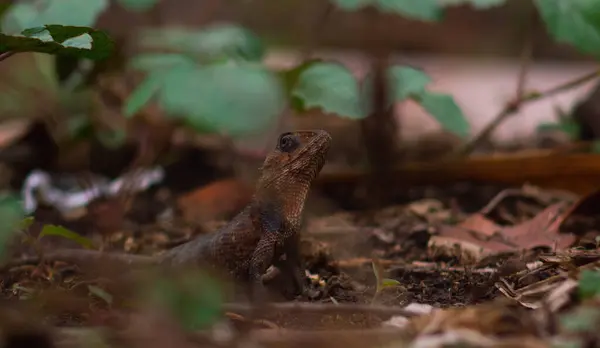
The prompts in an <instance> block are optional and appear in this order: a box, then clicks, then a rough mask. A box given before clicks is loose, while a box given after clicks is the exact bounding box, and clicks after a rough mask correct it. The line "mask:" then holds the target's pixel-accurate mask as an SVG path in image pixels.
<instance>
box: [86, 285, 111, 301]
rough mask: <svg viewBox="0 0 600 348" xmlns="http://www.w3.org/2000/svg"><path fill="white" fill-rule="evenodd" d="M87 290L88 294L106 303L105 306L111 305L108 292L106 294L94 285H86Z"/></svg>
mask: <svg viewBox="0 0 600 348" xmlns="http://www.w3.org/2000/svg"><path fill="white" fill-rule="evenodd" d="M87 288H88V291H89V292H90V294H92V295H94V296H96V297H98V298H100V299H101V300H103V301H104V302H106V304H108V305H112V303H113V296H112V295H111V294H109V293H108V292H106V290H104V289H102V288H100V287H98V286H95V285H88V286H87Z"/></svg>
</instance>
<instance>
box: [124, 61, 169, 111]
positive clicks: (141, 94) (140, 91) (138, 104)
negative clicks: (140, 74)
mask: <svg viewBox="0 0 600 348" xmlns="http://www.w3.org/2000/svg"><path fill="white" fill-rule="evenodd" d="M165 76H166V75H165V74H164V73H163V72H161V71H157V72H154V73H151V74H149V75H148V76H146V79H144V81H143V82H142V83H140V84H139V85H138V86H137V87H136V88H135V90H134V91H133V93H131V94H130V95H129V97H127V100H126V101H125V104H124V105H123V114H124V115H125V117H132V116H133V115H135V114H136V113H138V112H139V111H140V110H141V109H142V108H144V107H145V106H146V104H148V103H149V102H150V100H151V99H152V97H154V96H155V95H156V94H157V93H158V91H159V90H160V89H161V87H162V84H163V83H164V78H165Z"/></svg>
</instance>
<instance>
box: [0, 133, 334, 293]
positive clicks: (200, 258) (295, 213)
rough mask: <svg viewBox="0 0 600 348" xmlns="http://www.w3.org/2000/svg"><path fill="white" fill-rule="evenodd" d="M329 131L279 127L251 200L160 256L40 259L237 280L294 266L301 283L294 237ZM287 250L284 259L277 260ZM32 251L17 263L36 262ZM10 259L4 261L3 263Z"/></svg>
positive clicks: (84, 254) (72, 254)
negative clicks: (214, 273)
mask: <svg viewBox="0 0 600 348" xmlns="http://www.w3.org/2000/svg"><path fill="white" fill-rule="evenodd" d="M330 142H331V136H330V135H329V133H327V132H326V131H323V130H315V131H296V132H290V133H283V134H281V135H280V136H279V139H278V140H277V145H276V147H275V150H273V151H272V152H271V153H270V154H269V155H268V156H267V158H266V159H265V162H264V164H263V166H262V168H261V176H260V179H259V180H258V183H257V185H256V190H255V193H254V195H253V198H252V201H251V203H250V204H249V205H248V206H247V207H246V208H244V209H243V210H242V211H241V212H240V213H239V214H238V215H237V216H236V217H234V218H233V220H232V221H230V222H229V223H228V224H227V225H225V226H223V227H222V228H220V229H219V230H217V231H216V232H214V233H210V234H205V235H201V236H199V237H197V238H195V239H193V240H191V241H189V242H187V243H184V244H182V245H180V246H177V247H175V248H172V249H170V250H168V251H166V252H165V253H163V254H161V255H158V256H144V255H133V254H124V253H103V252H99V251H95V250H81V249H63V250H56V251H53V252H50V253H45V254H44V255H43V259H44V260H50V261H53V260H60V261H66V262H71V263H74V264H81V263H89V262H90V261H93V260H100V259H106V260H109V261H117V262H120V263H126V264H129V265H150V264H159V265H166V266H170V267H173V266H181V265H196V266H201V267H206V266H210V267H214V268H217V269H219V270H223V271H226V272H228V273H229V274H230V275H231V276H233V277H234V278H236V279H239V280H246V281H251V282H262V277H263V275H264V274H265V272H266V271H267V269H268V268H269V267H270V266H271V265H275V266H277V267H278V268H279V269H280V270H281V271H282V272H292V273H293V274H291V275H292V276H293V277H294V281H295V282H296V286H300V289H301V290H302V289H303V286H302V285H301V284H302V277H303V271H301V267H300V259H299V251H298V239H299V231H300V224H301V217H302V212H303V209H304V203H305V199H306V196H307V194H308V191H309V189H310V185H311V182H312V181H313V179H315V178H316V177H317V175H318V174H319V172H320V171H321V168H322V167H323V165H324V163H325V157H326V154H327V152H328V150H329V145H330ZM283 255H285V260H284V261H280V259H281V258H282V256H283ZM40 261H41V260H40V258H37V257H33V258H27V259H20V260H16V262H11V263H10V266H15V265H16V264H31V263H36V262H40ZM8 266H9V265H5V266H4V268H6V267H8Z"/></svg>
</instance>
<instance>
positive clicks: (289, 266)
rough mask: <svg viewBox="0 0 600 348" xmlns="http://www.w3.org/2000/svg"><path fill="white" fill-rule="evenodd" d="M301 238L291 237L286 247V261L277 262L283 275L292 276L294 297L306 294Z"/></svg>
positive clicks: (284, 250) (276, 264)
mask: <svg viewBox="0 0 600 348" xmlns="http://www.w3.org/2000/svg"><path fill="white" fill-rule="evenodd" d="M299 239H300V238H299V236H298V235H295V236H293V237H290V238H289V239H288V240H287V241H286V243H285V245H284V249H283V252H284V253H285V260H277V262H276V263H275V266H276V267H277V268H279V269H280V270H281V271H282V273H283V274H286V275H290V276H291V277H292V279H291V280H292V282H293V286H294V288H295V289H294V292H295V294H294V296H296V295H304V294H305V293H306V290H307V288H306V285H305V278H306V275H305V273H304V268H303V265H302V258H301V256H300V241H299Z"/></svg>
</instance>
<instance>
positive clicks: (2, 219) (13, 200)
mask: <svg viewBox="0 0 600 348" xmlns="http://www.w3.org/2000/svg"><path fill="white" fill-rule="evenodd" d="M24 216H25V212H24V210H23V206H22V205H21V200H20V199H19V197H18V196H16V195H9V194H2V195H0V257H3V256H4V253H5V251H6V247H7V244H8V243H9V241H10V239H11V238H12V237H13V235H14V234H15V233H16V232H17V231H18V230H19V228H20V227H22V226H23V225H24V224H23V217H24Z"/></svg>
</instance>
